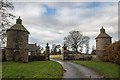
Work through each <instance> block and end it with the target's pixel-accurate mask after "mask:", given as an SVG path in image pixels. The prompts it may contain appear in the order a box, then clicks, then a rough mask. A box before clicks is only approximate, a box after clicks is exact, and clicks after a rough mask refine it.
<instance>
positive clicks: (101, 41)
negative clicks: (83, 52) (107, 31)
mask: <svg viewBox="0 0 120 80" xmlns="http://www.w3.org/2000/svg"><path fill="white" fill-rule="evenodd" d="M111 43H112V41H111V38H98V39H96V50H105V49H106V48H107V47H108V46H109V45H110V44H111Z"/></svg>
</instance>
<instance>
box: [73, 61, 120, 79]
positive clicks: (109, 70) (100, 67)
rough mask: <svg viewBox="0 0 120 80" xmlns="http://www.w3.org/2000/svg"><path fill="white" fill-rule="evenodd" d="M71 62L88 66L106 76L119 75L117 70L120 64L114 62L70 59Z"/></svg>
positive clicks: (116, 76)
mask: <svg viewBox="0 0 120 80" xmlns="http://www.w3.org/2000/svg"><path fill="white" fill-rule="evenodd" d="M72 62H74V63H77V64H81V65H84V66H86V67H89V68H91V69H93V70H95V71H96V72H98V73H99V74H101V75H103V76H105V77H107V78H118V77H120V72H119V71H120V70H119V69H120V66H118V65H116V64H112V63H108V62H97V61H72Z"/></svg>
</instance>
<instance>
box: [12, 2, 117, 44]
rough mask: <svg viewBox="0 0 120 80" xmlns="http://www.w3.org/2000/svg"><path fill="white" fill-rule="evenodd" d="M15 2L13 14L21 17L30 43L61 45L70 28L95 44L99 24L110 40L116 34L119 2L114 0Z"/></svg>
mask: <svg viewBox="0 0 120 80" xmlns="http://www.w3.org/2000/svg"><path fill="white" fill-rule="evenodd" d="M14 4H15V14H16V15H17V16H19V15H20V16H21V17H22V19H23V24H24V26H25V27H26V28H27V29H28V30H29V31H30V33H31V34H30V43H38V44H40V45H41V44H42V45H44V44H46V43H47V42H48V43H50V44H62V42H63V38H64V37H65V36H67V35H68V34H69V32H70V31H71V30H79V31H81V32H82V33H84V34H85V35H87V36H89V37H90V45H93V44H94V45H95V37H96V36H97V35H98V34H99V29H100V28H101V27H102V26H104V28H105V29H106V32H107V33H108V34H110V35H112V37H113V40H116V39H117V36H118V35H117V33H118V9H117V8H118V7H117V6H118V5H117V3H115V2H112V3H110V2H102V3H95V2H89V3H88V2H87V3H85V2H84V3H83V2H79V3H76V2H58V3H57V2H38V3H34V2H33V3H29V2H24V3H21V4H19V3H14ZM23 7H24V8H23ZM46 13H47V14H46Z"/></svg>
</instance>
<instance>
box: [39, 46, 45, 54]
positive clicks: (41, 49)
mask: <svg viewBox="0 0 120 80" xmlns="http://www.w3.org/2000/svg"><path fill="white" fill-rule="evenodd" d="M43 50H44V49H43V47H42V46H40V45H38V51H39V53H42V51H43Z"/></svg>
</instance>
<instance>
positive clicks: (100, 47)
mask: <svg viewBox="0 0 120 80" xmlns="http://www.w3.org/2000/svg"><path fill="white" fill-rule="evenodd" d="M95 40H96V54H97V56H102V55H103V54H105V49H106V48H107V47H108V46H109V45H110V44H111V43H112V37H111V36H109V35H108V34H107V33H106V32H105V29H104V28H103V27H102V28H101V29H100V34H99V35H98V36H97V37H96V38H95Z"/></svg>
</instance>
